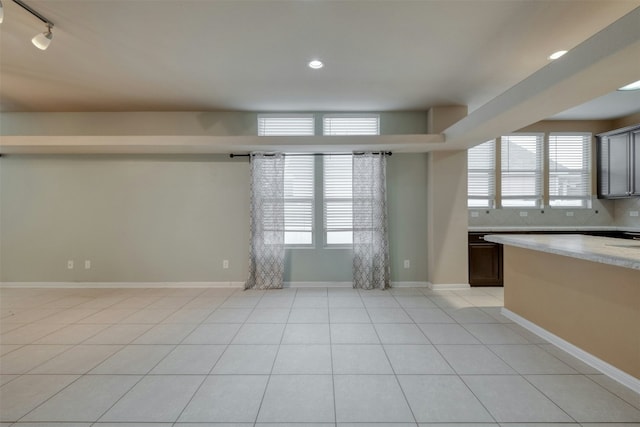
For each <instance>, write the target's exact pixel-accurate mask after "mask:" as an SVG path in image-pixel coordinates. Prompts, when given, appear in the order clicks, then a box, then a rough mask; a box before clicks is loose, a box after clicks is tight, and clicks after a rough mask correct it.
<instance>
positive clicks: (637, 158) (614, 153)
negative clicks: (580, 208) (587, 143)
mask: <svg viewBox="0 0 640 427" xmlns="http://www.w3.org/2000/svg"><path fill="white" fill-rule="evenodd" d="M597 170H598V197H599V198H605V199H606V198H612V199H613V198H623V197H633V196H640V127H638V126H634V127H631V128H625V129H620V130H617V131H612V132H607V133H603V134H600V135H598V142H597Z"/></svg>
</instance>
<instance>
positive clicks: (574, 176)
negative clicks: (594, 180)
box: [549, 133, 591, 208]
mask: <svg viewBox="0 0 640 427" xmlns="http://www.w3.org/2000/svg"><path fill="white" fill-rule="evenodd" d="M590 201H591V134H589V133H583V134H567V133H551V134H550V135H549V204H550V205H551V206H558V207H572V206H575V207H584V208H586V207H589V206H588V205H589V203H590Z"/></svg>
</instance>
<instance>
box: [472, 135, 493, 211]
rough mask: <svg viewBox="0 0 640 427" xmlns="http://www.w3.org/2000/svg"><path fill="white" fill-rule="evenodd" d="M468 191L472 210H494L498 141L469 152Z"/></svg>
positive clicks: (473, 148) (478, 146)
mask: <svg viewBox="0 0 640 427" xmlns="http://www.w3.org/2000/svg"><path fill="white" fill-rule="evenodd" d="M467 165H468V166H467V169H468V170H467V185H468V186H467V189H468V196H469V197H468V206H469V207H470V208H487V209H490V208H493V207H495V198H496V182H495V174H496V172H495V169H496V141H495V140H491V141H487V142H485V143H483V144H480V145H476V146H475V147H472V148H470V149H469V150H468V151H467Z"/></svg>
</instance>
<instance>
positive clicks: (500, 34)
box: [0, 0, 640, 118]
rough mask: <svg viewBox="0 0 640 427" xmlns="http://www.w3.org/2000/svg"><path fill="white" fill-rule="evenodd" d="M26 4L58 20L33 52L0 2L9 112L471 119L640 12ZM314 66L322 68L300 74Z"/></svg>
mask: <svg viewBox="0 0 640 427" xmlns="http://www.w3.org/2000/svg"><path fill="white" fill-rule="evenodd" d="M26 2H27V3H28V4H29V5H30V6H32V7H33V8H35V9H36V10H38V11H39V12H40V13H41V14H43V15H44V16H46V17H47V18H49V19H50V20H51V21H53V22H54V23H55V28H54V30H53V31H54V39H53V41H52V43H51V46H50V47H49V49H48V50H47V51H39V50H38V49H36V48H34V47H33V46H32V45H31V43H30V39H31V37H33V35H35V34H36V33H37V32H40V31H42V30H44V25H42V24H41V22H40V21H38V20H37V19H35V18H34V17H32V16H31V15H29V14H28V13H27V12H26V11H24V10H22V9H21V8H20V7H18V6H17V5H16V4H14V3H13V1H11V0H3V4H4V8H5V18H4V23H2V24H1V25H0V110H1V111H5V112H7V111H25V112H29V111H208V110H245V111H390V110H423V109H427V108H429V107H431V106H436V105H468V106H469V109H470V111H473V110H475V109H477V108H479V107H480V106H482V105H484V104H485V103H487V102H488V101H490V100H491V99H493V98H494V97H496V96H498V95H499V94H501V93H503V92H504V91H506V90H508V89H509V88H510V87H512V86H514V85H516V84H517V83H518V82H520V81H521V80H523V79H525V78H526V77H528V76H530V75H531V74H533V73H534V72H535V71H537V70H539V69H541V68H542V67H544V66H545V65H547V64H548V60H547V56H548V55H549V54H550V53H552V52H554V51H556V50H559V49H571V48H572V47H574V46H576V45H578V44H580V43H581V42H583V41H584V40H585V39H587V38H589V37H590V36H592V35H593V34H595V33H597V32H598V31H599V30H601V29H603V28H605V27H607V26H608V25H610V24H611V23H613V22H614V21H616V20H617V19H619V18H620V17H621V16H623V15H625V14H627V13H628V12H630V11H631V10H633V9H634V8H636V7H638V6H640V0H620V1H618V0H593V1H591V0H590V1H577V0H576V1H558V0H523V1H514V0H468V1H465V0H424V1H420V0H413V1H404V0H386V1H385V0H380V1H374V0H360V1H358V0H352V1H346V0H345V1H330V0H292V1H287V0H258V1H251V0H228V1H222V0H126V1H123V0H56V1H52V0H26ZM313 58H320V59H322V60H323V61H324V62H325V64H326V66H325V68H323V69H321V70H319V71H313V70H311V69H309V68H307V66H306V63H307V62H308V61H309V60H310V59H313ZM638 78H640V76H638ZM612 96H613V95H612ZM638 105H640V103H639V104H636V107H635V111H638V110H639V109H640V108H639V107H638ZM631 112H633V111H631ZM588 113H589V115H593V114H592V113H593V111H592V110H589V111H588ZM628 113H630V112H629V111H628V110H627V111H619V112H617V113H616V114H620V115H625V114H628ZM567 114H569V112H568V113H567ZM570 114H571V118H581V117H580V116H581V114H583V113H582V112H581V110H576V111H572V112H570ZM584 114H585V115H586V114H587V113H586V112H584ZM567 117H568V116H567ZM588 118H595V117H588Z"/></svg>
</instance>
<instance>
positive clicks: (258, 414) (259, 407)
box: [247, 289, 298, 426]
mask: <svg viewBox="0 0 640 427" xmlns="http://www.w3.org/2000/svg"><path fill="white" fill-rule="evenodd" d="M297 294H298V290H297V289H296V291H295V292H294V294H293V301H291V306H290V307H289V313H288V315H287V322H286V323H285V324H284V325H285V326H284V328H283V329H282V335H281V336H280V344H278V349H277V350H276V354H275V356H274V358H273V363H272V364H271V370H270V372H269V376H268V377H267V383H266V384H265V386H264V391H263V392H262V398H261V399H260V405H258V410H257V411H256V418H255V420H254V422H253V425H254V426H255V425H256V424H257V423H258V418H259V417H260V411H261V410H262V405H263V403H264V398H265V396H266V395H267V390H268V389H269V384H270V383H271V376H272V375H273V368H274V366H275V365H276V360H278V354H279V353H280V346H281V345H282V341H283V340H284V333H285V331H286V330H287V325H288V324H289V318H290V317H291V310H293V304H294V303H295V299H296V295H297ZM265 295H266V293H265V294H263V295H262V298H260V301H262V299H263V298H264V297H265ZM260 301H258V303H257V304H256V307H257V306H258V304H259V303H260ZM254 310H255V308H254ZM249 316H251V315H249ZM247 319H249V318H247Z"/></svg>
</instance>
